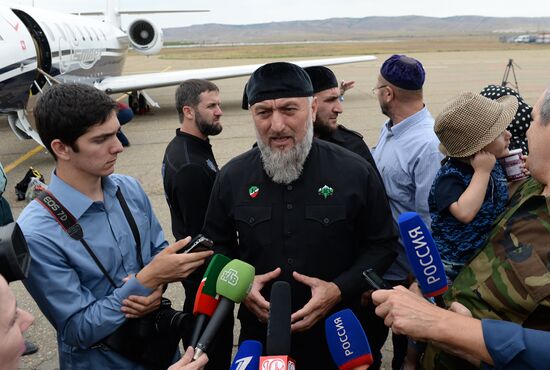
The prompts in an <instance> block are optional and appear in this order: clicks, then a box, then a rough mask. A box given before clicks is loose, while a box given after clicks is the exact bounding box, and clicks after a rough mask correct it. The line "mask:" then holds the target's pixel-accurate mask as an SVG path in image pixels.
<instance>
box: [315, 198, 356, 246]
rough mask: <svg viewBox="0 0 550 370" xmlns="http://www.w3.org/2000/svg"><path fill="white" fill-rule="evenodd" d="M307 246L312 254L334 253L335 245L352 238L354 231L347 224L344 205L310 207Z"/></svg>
mask: <svg viewBox="0 0 550 370" xmlns="http://www.w3.org/2000/svg"><path fill="white" fill-rule="evenodd" d="M305 213H306V214H305V216H306V224H307V228H306V230H307V235H308V236H307V244H308V246H309V247H310V248H311V253H321V254H322V253H332V252H333V248H334V245H340V243H342V241H344V240H347V239H349V238H350V233H352V230H351V228H350V225H348V223H347V222H346V208H345V206H343V205H330V206H327V205H323V206H318V205H314V206H313V205H310V206H306V209H305Z"/></svg>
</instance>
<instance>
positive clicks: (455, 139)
mask: <svg viewBox="0 0 550 370" xmlns="http://www.w3.org/2000/svg"><path fill="white" fill-rule="evenodd" d="M517 109H518V100H517V99H516V97H515V96H512V95H506V96H503V97H501V98H498V99H496V100H491V99H488V98H486V97H483V96H481V95H478V94H474V93H471V92H467V93H462V94H460V95H458V96H457V97H455V98H454V99H453V100H451V101H450V102H449V103H447V105H446V106H445V107H444V108H443V110H442V111H441V113H440V114H439V115H438V116H437V118H436V119H435V126H434V131H435V134H436V135H437V137H438V138H439V141H440V142H441V144H440V145H439V149H440V150H441V151H442V152H443V154H445V155H448V156H450V157H458V158H464V157H469V156H471V155H474V154H475V153H477V152H479V151H480V150H481V149H483V148H484V147H485V146H486V145H488V144H490V143H491V142H492V141H493V140H495V139H496V138H497V137H498V136H499V135H500V134H501V133H502V132H503V131H504V130H506V127H507V126H508V124H509V123H510V122H511V121H512V119H513V118H514V116H515V114H516V111H517Z"/></svg>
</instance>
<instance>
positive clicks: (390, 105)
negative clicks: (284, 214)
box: [369, 55, 443, 369]
mask: <svg viewBox="0 0 550 370" xmlns="http://www.w3.org/2000/svg"><path fill="white" fill-rule="evenodd" d="M425 76H426V74H425V71H424V67H423V66H422V63H420V62H419V61H418V60H416V59H414V58H411V57H408V56H406V55H392V56H391V57H390V58H388V59H387V60H386V61H385V62H384V63H383V64H382V67H381V68H380V73H379V75H378V78H377V82H376V85H375V87H374V88H373V90H372V92H373V94H374V95H375V96H376V98H377V99H378V102H379V104H380V109H381V110H382V113H383V114H384V115H386V116H388V120H387V121H386V122H385V123H384V125H383V126H382V130H381V132H380V137H379V138H378V143H377V144H376V146H375V147H374V149H373V153H372V154H373V157H374V160H375V161H376V165H377V166H378V170H379V171H380V173H381V174H382V179H383V182H384V186H385V188H386V193H387V195H388V198H389V201H390V207H391V210H392V214H393V217H394V219H395V221H396V222H397V218H398V217H399V215H400V214H401V213H404V212H411V211H415V212H418V214H419V215H420V217H422V219H423V220H424V222H425V223H426V224H427V225H430V213H429V210H428V194H429V192H430V186H431V185H432V182H433V179H434V178H435V175H436V173H437V171H438V169H439V167H440V161H441V159H443V156H442V154H441V153H440V152H439V150H438V145H439V141H438V139H437V136H436V135H435V133H434V131H433V126H434V119H433V117H432V115H431V114H430V112H429V111H428V108H427V107H426V106H425V104H424V101H423V90H422V88H423V85H424V81H425ZM398 252H399V256H398V257H397V260H396V262H395V263H394V264H393V265H392V266H391V267H390V269H389V270H388V272H387V273H386V275H385V276H384V278H385V279H386V280H388V281H389V282H390V284H392V285H397V284H405V285H406V283H407V280H408V277H409V274H410V272H411V270H410V267H409V264H408V262H407V258H406V254H405V250H404V248H403V247H400V248H399V250H398ZM369 308H370V309H374V306H372V305H370V306H369ZM387 333H388V330H387V328H386V327H385V326H384V324H383V322H382V321H381V320H377V321H376V322H373V323H370V324H369V340H370V341H371V346H372V347H373V355H374V356H375V366H374V368H377V365H378V364H377V363H379V361H380V358H381V352H380V348H381V347H382V346H383V345H384V342H385V340H386V337H387ZM393 339H394V361H393V363H392V367H393V368H394V369H396V368H397V369H399V368H401V364H402V362H403V359H404V356H405V353H406V346H407V342H406V338H405V337H401V338H399V337H396V336H393ZM376 360H377V361H376ZM378 366H379V365H378Z"/></svg>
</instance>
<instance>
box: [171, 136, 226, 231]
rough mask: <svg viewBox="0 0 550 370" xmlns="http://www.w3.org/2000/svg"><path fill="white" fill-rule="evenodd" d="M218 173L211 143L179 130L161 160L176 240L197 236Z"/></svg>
mask: <svg viewBox="0 0 550 370" xmlns="http://www.w3.org/2000/svg"><path fill="white" fill-rule="evenodd" d="M217 172H218V165H217V164H216V160H215V159H214V154H213V153H212V146H211V145H210V142H209V141H208V140H203V139H201V138H199V137H196V136H193V135H190V134H187V133H185V132H181V131H180V130H179V129H178V130H177V131H176V137H174V138H173V139H172V141H171V142H170V143H169V144H168V147H167V148H166V152H165V153H164V159H163V160H162V177H163V182H164V193H165V196H166V200H167V202H168V206H169V207H170V216H171V219H172V233H173V234H174V237H175V238H176V240H180V239H183V238H185V237H187V236H189V235H190V236H191V237H193V236H195V235H197V234H198V233H200V231H201V229H202V225H203V223H204V216H205V213H206V208H207V206H208V200H209V198H210V191H211V190H212V186H213V185H214V180H215V179H216V174H217Z"/></svg>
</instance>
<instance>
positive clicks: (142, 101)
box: [128, 91, 151, 114]
mask: <svg viewBox="0 0 550 370" xmlns="http://www.w3.org/2000/svg"><path fill="white" fill-rule="evenodd" d="M128 105H129V106H130V108H132V112H134V114H145V113H147V112H149V111H150V110H151V106H150V105H149V104H147V99H146V98H145V96H144V94H142V93H141V92H139V91H133V92H132V93H131V94H130V95H129V96H128Z"/></svg>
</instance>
